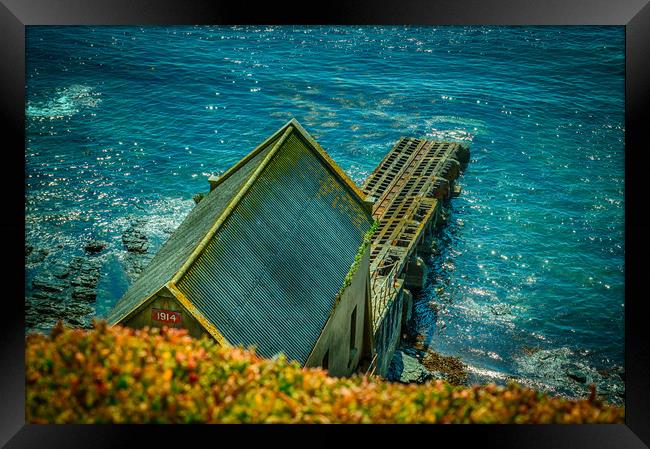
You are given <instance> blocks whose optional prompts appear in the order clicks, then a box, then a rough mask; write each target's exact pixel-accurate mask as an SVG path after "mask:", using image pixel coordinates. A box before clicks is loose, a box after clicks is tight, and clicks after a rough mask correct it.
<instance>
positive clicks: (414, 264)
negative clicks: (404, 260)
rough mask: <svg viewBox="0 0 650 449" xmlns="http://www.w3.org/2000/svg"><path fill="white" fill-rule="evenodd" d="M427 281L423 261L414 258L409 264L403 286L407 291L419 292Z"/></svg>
mask: <svg viewBox="0 0 650 449" xmlns="http://www.w3.org/2000/svg"><path fill="white" fill-rule="evenodd" d="M426 281H427V272H426V267H425V265H424V260H422V258H421V257H417V256H415V257H414V258H412V259H411V261H410V262H409V267H408V271H407V272H406V277H405V279H404V285H405V287H406V288H407V289H409V290H421V289H422V287H424V284H425V283H426Z"/></svg>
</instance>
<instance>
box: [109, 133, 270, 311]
mask: <svg viewBox="0 0 650 449" xmlns="http://www.w3.org/2000/svg"><path fill="white" fill-rule="evenodd" d="M279 136H280V133H279V132H278V133H275V134H274V135H273V136H272V138H270V139H268V140H267V141H265V142H264V143H262V144H261V145H260V146H259V147H257V148H256V149H255V150H253V151H252V152H251V153H250V154H249V155H248V156H246V157H245V158H244V159H247V158H248V159H247V160H246V162H245V164H242V166H241V167H239V169H238V170H237V171H236V172H234V173H231V174H230V175H229V176H227V177H226V179H225V180H224V181H223V182H221V184H219V186H218V187H217V188H216V189H215V190H213V191H212V192H210V193H209V194H208V195H206V196H205V197H204V198H203V200H201V202H200V203H199V204H197V205H196V207H194V208H193V209H192V210H191V211H190V213H189V214H188V215H187V217H186V218H185V220H184V221H183V222H182V223H181V225H180V226H179V227H178V228H177V229H176V231H174V233H173V234H172V235H171V236H170V237H169V239H168V240H167V242H165V244H164V245H163V246H162V247H161V248H160V250H159V251H158V253H156V255H155V256H154V258H153V259H152V260H151V261H150V262H149V264H148V265H147V266H146V268H145V269H144V270H143V272H142V273H141V275H140V276H139V277H138V279H137V280H136V281H135V282H134V283H133V285H131V287H130V288H129V289H128V291H127V292H126V294H125V295H124V296H123V297H122V298H120V300H119V301H118V302H117V304H116V305H115V306H114V307H113V309H112V310H111V312H110V313H109V315H108V322H109V323H111V324H115V323H116V322H118V321H120V320H121V319H122V318H123V317H125V316H126V315H127V314H128V313H130V312H132V311H133V310H134V309H135V308H137V307H138V306H139V305H141V304H142V303H143V302H144V301H145V300H146V299H148V298H149V297H150V296H151V295H153V294H154V293H156V292H157V291H158V290H159V289H160V288H161V287H163V286H164V285H165V284H166V283H167V282H168V281H169V280H171V278H172V277H173V276H174V274H176V273H177V272H178V270H179V268H180V267H181V266H182V265H183V263H185V261H186V260H187V259H188V257H189V256H190V254H191V253H192V251H194V249H195V248H196V246H197V244H198V243H199V242H200V241H201V239H202V238H203V237H204V236H205V234H206V233H207V232H208V230H209V229H210V227H211V226H212V225H213V224H214V222H215V221H216V220H217V218H218V217H219V216H220V215H221V213H222V212H223V210H224V209H225V207H226V206H227V205H228V203H229V202H230V200H231V199H232V198H233V196H234V195H235V194H236V193H237V192H238V191H239V189H240V188H241V187H242V185H243V184H244V182H245V181H246V180H247V179H248V177H249V176H250V175H251V173H252V172H253V171H254V170H255V168H257V167H258V166H259V165H260V163H261V162H262V160H263V159H264V157H266V155H268V153H269V152H270V150H271V149H272V148H273V144H274V143H275V142H276V141H277V139H278V138H279ZM225 174H227V172H226V173H224V175H225Z"/></svg>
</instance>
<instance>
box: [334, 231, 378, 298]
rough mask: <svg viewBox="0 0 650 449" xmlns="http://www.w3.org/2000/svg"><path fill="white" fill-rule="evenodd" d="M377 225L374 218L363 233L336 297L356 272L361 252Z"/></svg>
mask: <svg viewBox="0 0 650 449" xmlns="http://www.w3.org/2000/svg"><path fill="white" fill-rule="evenodd" d="M378 227H379V222H378V221H376V220H375V222H374V223H373V224H372V226H371V227H370V229H368V231H367V232H366V233H365V234H364V235H363V242H361V245H360V246H359V249H358V250H357V254H356V255H355V256H354V261H353V262H352V265H350V270H348V274H346V275H345V278H344V279H343V284H342V285H341V288H340V289H339V291H338V293H337V296H338V297H340V296H341V294H342V293H343V291H344V290H345V289H346V288H348V286H349V285H350V284H351V283H352V278H353V277H354V274H355V273H356V272H357V270H358V269H359V265H360V264H361V259H362V258H363V253H365V252H366V248H368V246H370V243H371V242H372V235H373V234H374V233H375V231H376V230H377V228H378Z"/></svg>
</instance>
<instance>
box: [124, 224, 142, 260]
mask: <svg viewBox="0 0 650 449" xmlns="http://www.w3.org/2000/svg"><path fill="white" fill-rule="evenodd" d="M136 226H138V225H137V224H136V223H132V224H131V227H129V228H127V230H126V231H124V234H122V243H123V244H124V247H125V248H126V250H127V251H128V252H130V253H138V254H143V253H146V252H147V250H148V249H149V241H148V239H147V236H146V235H144V234H143V233H142V231H140V230H139V229H138V228H137V227H136Z"/></svg>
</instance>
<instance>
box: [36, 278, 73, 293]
mask: <svg viewBox="0 0 650 449" xmlns="http://www.w3.org/2000/svg"><path fill="white" fill-rule="evenodd" d="M32 286H33V287H34V289H35V290H43V291H46V292H53V293H61V292H62V291H63V290H65V289H66V287H67V284H66V283H65V282H61V281H59V280H56V279H47V278H34V280H33V281H32Z"/></svg>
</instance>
